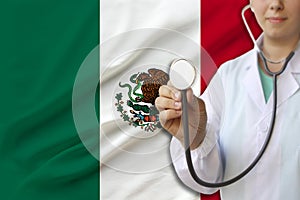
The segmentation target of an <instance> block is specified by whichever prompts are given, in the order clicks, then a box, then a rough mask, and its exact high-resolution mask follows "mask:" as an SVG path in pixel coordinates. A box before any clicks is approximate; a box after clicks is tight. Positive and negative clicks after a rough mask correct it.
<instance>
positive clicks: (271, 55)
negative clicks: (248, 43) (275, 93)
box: [259, 37, 299, 73]
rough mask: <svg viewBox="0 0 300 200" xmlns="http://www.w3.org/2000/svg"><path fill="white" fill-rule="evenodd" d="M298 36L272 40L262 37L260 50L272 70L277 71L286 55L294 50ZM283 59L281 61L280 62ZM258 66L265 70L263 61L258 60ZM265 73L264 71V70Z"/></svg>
mask: <svg viewBox="0 0 300 200" xmlns="http://www.w3.org/2000/svg"><path fill="white" fill-rule="evenodd" d="M298 42H299V37H297V38H289V39H286V40H284V41H283V40H275V39H274V40H273V39H270V38H268V37H264V40H263V44H262V47H261V50H262V51H263V53H264V56H265V57H266V60H268V61H267V65H268V68H269V69H270V70H271V71H272V72H278V71H279V70H280V69H281V68H282V66H283V64H284V61H285V59H286V58H287V57H288V55H289V54H290V53H291V52H292V51H294V50H295V49H296V47H297V45H298ZM280 61H283V62H280ZM259 63H260V67H261V68H262V70H263V71H264V72H265V69H264V67H262V66H263V65H264V63H263V62H262V60H261V59H260V60H259ZM265 73H266V72H265Z"/></svg>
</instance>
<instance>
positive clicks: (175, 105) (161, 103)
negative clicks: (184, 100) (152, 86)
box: [155, 97, 181, 111]
mask: <svg viewBox="0 0 300 200" xmlns="http://www.w3.org/2000/svg"><path fill="white" fill-rule="evenodd" d="M155 106H156V108H157V110H158V111H164V110H167V109H174V110H181V102H178V101H174V100H173V99H169V98H166V97H157V98H156V100H155Z"/></svg>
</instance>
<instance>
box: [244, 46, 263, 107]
mask: <svg viewBox="0 0 300 200" xmlns="http://www.w3.org/2000/svg"><path fill="white" fill-rule="evenodd" d="M257 63H258V60H257V52H256V50H252V52H251V53H250V55H249V58H248V59H247V61H246V62H245V65H247V68H246V69H247V70H248V71H247V73H246V76H245V78H244V81H243V85H244V88H245V90H246V91H247V93H248V95H249V97H250V98H251V99H252V101H253V102H254V103H255V105H256V106H257V107H258V108H259V109H260V110H261V111H263V109H264V107H265V98H264V94H263V90H262V85H261V80H260V77H259V72H258V68H257Z"/></svg>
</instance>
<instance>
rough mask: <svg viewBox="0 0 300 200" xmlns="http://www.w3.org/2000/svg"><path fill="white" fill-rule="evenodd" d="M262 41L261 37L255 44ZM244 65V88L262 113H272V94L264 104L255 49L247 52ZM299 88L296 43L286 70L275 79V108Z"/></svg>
mask: <svg viewBox="0 0 300 200" xmlns="http://www.w3.org/2000/svg"><path fill="white" fill-rule="evenodd" d="M262 41H263V35H261V36H260V37H259V38H258V40H257V44H258V45H259V46H260V45H261V44H262ZM253 61H254V62H253ZM245 65H246V66H247V69H248V72H247V74H246V76H245V78H244V81H243V82H244V87H245V88H246V91H247V93H248V95H249V96H250V98H251V99H252V100H253V102H254V103H255V104H256V106H257V107H258V108H259V109H260V110H261V111H262V112H263V113H266V114H269V113H270V112H272V105H273V92H272V94H271V96H270V98H269V101H268V102H267V103H265V99H264V94H263V89H262V84H261V80H260V76H259V72H258V54H257V50H256V49H255V48H254V49H252V50H251V51H250V52H249V55H248V57H247V59H246V62H245ZM297 75H299V76H297ZM299 88H300V42H299V43H298V46H297V48H296V50H295V54H294V56H293V58H292V59H291V60H290V62H289V63H288V65H287V68H286V70H285V71H284V72H283V73H282V74H281V75H280V76H279V77H278V78H277V90H278V92H277V106H280V105H281V104H282V103H283V102H285V101H286V100H287V99H288V98H290V97H291V96H292V95H293V94H294V93H295V92H296V91H297V90H298V89H299Z"/></svg>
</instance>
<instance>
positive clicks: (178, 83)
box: [169, 5, 294, 188]
mask: <svg viewBox="0 0 300 200" xmlns="http://www.w3.org/2000/svg"><path fill="white" fill-rule="evenodd" d="M249 8H251V5H247V6H245V7H244V8H243V9H242V12H241V14H242V18H243V22H244V24H245V26H246V28H247V31H248V33H249V35H250V37H251V39H252V41H253V43H254V48H255V49H256V50H257V52H258V54H259V56H260V57H261V59H262V61H263V65H264V68H265V70H266V72H267V73H268V74H269V75H270V76H272V79H273V88H274V90H273V98H274V101H273V112H272V117H271V122H270V126H269V127H270V128H269V130H268V134H267V137H266V139H265V142H264V144H263V146H262V147H261V149H260V151H259V152H258V154H257V155H256V157H255V159H254V160H253V161H252V163H251V164H250V165H249V166H248V167H247V168H245V169H244V170H243V171H242V172H241V173H240V174H239V175H237V176H235V177H233V178H231V179H229V180H226V181H223V182H218V183H211V182H207V181H204V180H202V179H201V178H199V177H198V175H197V174H196V172H195V169H194V166H193V162H192V158H191V150H190V138H189V124H188V110H187V96H186V94H187V92H186V91H187V89H188V88H190V87H191V86H192V84H193V82H194V80H195V77H196V68H195V67H194V66H193V64H192V63H191V62H190V61H188V60H186V59H177V60H174V61H173V62H172V64H171V66H170V72H169V76H170V81H171V83H172V85H173V86H174V87H175V88H177V89H178V90H180V91H181V96H182V100H181V101H182V117H181V119H182V124H183V131H184V147H185V156H186V162H187V166H188V169H189V171H190V174H191V176H192V177H193V179H194V180H195V181H196V182H197V183H198V184H200V185H202V186H205V187H210V188H217V187H224V186H227V185H230V184H232V183H235V182H237V181H238V180H240V179H241V178H243V177H244V176H245V175H246V174H248V173H249V172H250V171H251V170H252V169H253V168H254V167H255V165H256V164H257V163H258V161H259V160H260V159H261V157H262V155H263V154H264V152H265V151H266V149H267V146H268V144H269V142H270V140H271V137H272V132H273V129H274V124H275V118H276V112H277V108H276V107H277V77H278V76H279V75H280V74H282V73H283V71H284V70H285V69H286V67H287V65H288V63H289V61H290V60H291V58H292V57H293V55H294V52H293V51H292V52H291V53H290V54H289V55H288V57H287V58H286V59H285V60H284V61H278V62H275V61H270V60H269V59H267V58H266V57H265V56H264V54H263V52H262V51H261V50H260V48H259V47H258V45H257V43H256V41H255V39H254V36H253V35H252V33H251V30H250V28H249V26H248V24H247V21H246V19H245V11H246V10H247V9H249ZM267 62H269V63H280V62H284V64H283V66H282V68H281V69H280V70H279V71H277V72H272V71H271V70H270V69H269V67H268V64H267Z"/></svg>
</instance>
